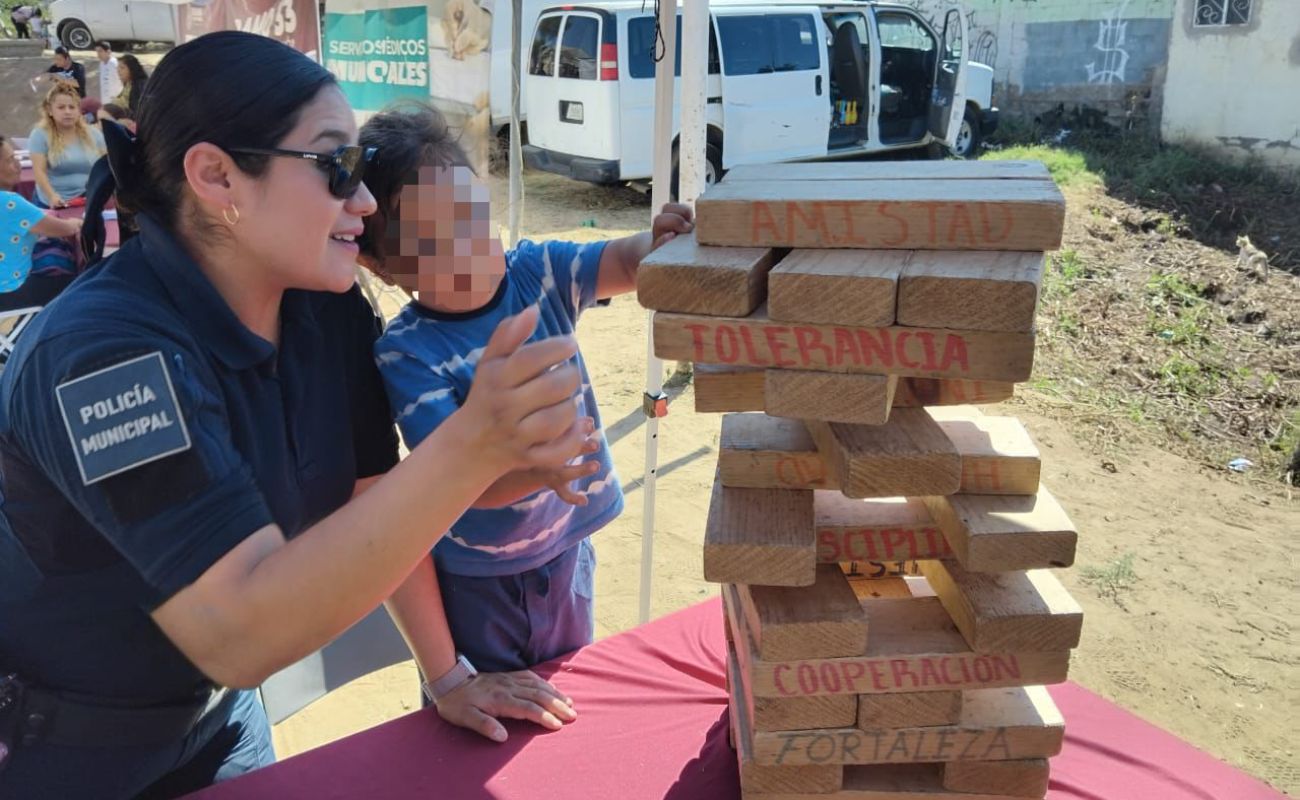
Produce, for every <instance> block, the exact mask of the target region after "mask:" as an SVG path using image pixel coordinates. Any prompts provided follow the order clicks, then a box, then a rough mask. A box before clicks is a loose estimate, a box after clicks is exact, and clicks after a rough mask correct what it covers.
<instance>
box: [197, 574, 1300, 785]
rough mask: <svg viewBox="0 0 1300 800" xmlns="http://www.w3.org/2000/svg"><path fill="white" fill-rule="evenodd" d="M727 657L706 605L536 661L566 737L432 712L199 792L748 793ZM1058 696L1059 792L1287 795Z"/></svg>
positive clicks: (1081, 700)
mask: <svg viewBox="0 0 1300 800" xmlns="http://www.w3.org/2000/svg"><path fill="white" fill-rule="evenodd" d="M725 652H726V651H725V643H724V641H723V634H722V610H721V608H720V605H719V603H718V601H716V600H713V601H709V602H706V603H702V604H700V605H698V606H694V607H692V608H688V609H686V610H684V611H681V612H678V613H676V614H673V615H671V616H668V617H665V618H663V619H660V620H656V621H654V622H651V623H650V624H648V625H644V626H641V627H640V628H637V629H635V630H632V631H628V632H627V633H624V634H620V635H618V636H613V637H610V638H609V639H605V640H604V641H601V642H597V643H596V644H593V645H591V646H590V647H587V648H584V649H583V650H580V651H578V652H577V653H574V654H573V655H571V656H569V657H568V658H566V659H561V660H560V661H559V663H556V662H552V663H551V664H550V665H548V666H547V667H546V668H544V669H541V670H539V672H541V673H542V674H543V675H546V676H548V677H549V678H550V679H551V680H552V681H553V682H554V683H555V685H556V686H558V687H559V688H560V689H562V690H563V691H564V692H566V693H568V694H569V695H570V696H571V697H573V698H574V701H575V703H576V704H577V708H578V713H579V718H578V720H577V721H576V722H574V723H571V724H569V725H568V726H566V727H565V728H564V729H563V730H562V731H559V732H555V733H546V732H540V730H539V729H537V728H534V727H532V726H530V725H525V724H522V723H508V724H507V727H508V729H509V731H510V740H509V741H508V742H506V743H505V744H501V745H498V744H493V743H491V742H488V741H486V740H484V739H482V738H480V737H479V736H478V735H477V734H472V733H468V732H466V731H463V730H460V729H457V728H453V727H452V726H450V725H447V724H446V723H444V722H443V721H442V720H441V719H440V718H439V717H438V716H437V714H436V713H434V712H433V711H421V712H416V713H412V714H408V715H407V716H405V717H402V718H400V719H396V720H393V721H392V722H389V723H386V724H384V725H380V726H377V727H375V728H372V729H370V730H368V731H363V732H362V733H359V734H356V735H354V736H351V737H348V738H346V739H342V740H340V741H337V742H334V743H333V744H330V745H326V746H324V747H321V748H318V749H316V750H312V751H309V752H307V753H303V754H302V755H299V756H296V757H294V758H290V759H287V760H285V761H283V762H281V763H279V764H277V765H275V766H273V767H270V768H268V769H264V770H261V771H259V772H255V773H253V774H251V775H247V776H245V777H243V778H240V779H238V780H235V781H230V782H227V783H224V784H219V785H217V786H214V787H212V788H209V789H207V790H205V791H203V792H200V793H198V794H196V795H193V796H192V797H196V798H202V800H236V799H239V800H243V799H244V798H275V800H290V799H292V798H304V800H306V798H311V800H330V799H331V798H339V800H343V799H344V798H347V800H355V799H356V798H375V799H376V800H380V799H382V800H405V798H411V800H416V798H418V800H430V799H431V798H454V800H463V799H465V798H485V799H486V798H492V799H493V800H552V799H553V800H571V799H575V798H592V799H593V800H606V799H607V798H608V799H609V800H615V799H617V800H639V799H640V798H670V800H727V799H728V798H738V797H739V796H740V791H739V788H738V783H737V777H736V761H735V755H734V753H733V752H732V751H731V750H730V748H729V747H728V746H727V710H726V709H727V701H726V695H725V694H724V689H723V677H722V675H723V664H724V656H725ZM412 691H414V687H412ZM1052 696H1053V698H1055V700H1056V703H1057V705H1058V706H1059V707H1060V709H1061V712H1062V713H1063V714H1064V716H1065V723H1066V724H1065V730H1066V736H1065V749H1064V750H1063V751H1062V753H1061V755H1060V756H1058V757H1057V758H1055V759H1053V760H1052V782H1051V791H1050V793H1049V795H1048V797H1049V798H1050V800H1264V799H1265V798H1269V799H1270V800H1274V799H1276V800H1281V799H1282V798H1283V795H1282V794H1281V793H1279V792H1276V791H1274V790H1272V789H1270V788H1269V787H1267V786H1266V785H1264V784H1263V783H1261V782H1259V781H1257V780H1255V779H1253V778H1251V777H1249V776H1247V775H1245V774H1244V773H1242V772H1239V771H1238V770H1236V769H1233V768H1232V767H1229V766H1228V765H1226V764H1223V763H1221V762H1219V761H1216V760H1215V759H1214V758H1213V757H1212V756H1210V755H1208V754H1206V753H1204V752H1202V751H1200V750H1197V749H1196V748H1194V747H1192V746H1191V745H1189V744H1187V743H1185V742H1183V741H1180V740H1179V739H1178V738H1176V737H1174V736H1173V735H1171V734H1169V733H1167V732H1165V731H1163V730H1160V729H1159V728H1156V727H1155V726H1153V725H1150V724H1148V723H1146V722H1143V721H1142V720H1140V719H1138V718H1137V717H1135V716H1133V715H1132V714H1130V713H1128V712H1127V711H1124V710H1123V709H1120V708H1118V707H1117V706H1115V705H1113V704H1111V703H1109V702H1107V701H1106V700H1103V699H1102V698H1100V697H1098V696H1097V695H1095V694H1093V693H1091V692H1089V691H1088V690H1086V689H1083V688H1082V687H1080V686H1077V685H1075V684H1064V685H1062V686H1057V687H1053V688H1052Z"/></svg>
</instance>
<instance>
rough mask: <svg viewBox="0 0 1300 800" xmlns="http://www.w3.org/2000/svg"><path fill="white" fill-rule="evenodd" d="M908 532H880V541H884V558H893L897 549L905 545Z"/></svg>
mask: <svg viewBox="0 0 1300 800" xmlns="http://www.w3.org/2000/svg"><path fill="white" fill-rule="evenodd" d="M907 534H908V531H906V530H904V529H903V528H887V529H886V530H884V531H881V537H880V538H881V539H883V540H884V545H885V548H884V549H885V558H893V557H894V554H895V553H897V552H898V548H900V547H903V546H904V545H906V544H907Z"/></svg>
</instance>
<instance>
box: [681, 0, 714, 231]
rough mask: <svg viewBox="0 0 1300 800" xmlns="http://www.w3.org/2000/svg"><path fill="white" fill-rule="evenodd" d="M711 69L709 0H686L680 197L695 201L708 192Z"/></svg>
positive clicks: (693, 202) (683, 24)
mask: <svg viewBox="0 0 1300 800" xmlns="http://www.w3.org/2000/svg"><path fill="white" fill-rule="evenodd" d="M708 70H709V0H684V8H683V9H682V112H681V116H682V134H681V146H680V149H679V155H678V164H680V167H679V169H678V173H679V174H680V176H681V178H680V181H681V186H680V188H679V189H678V192H677V199H678V200H680V201H681V202H683V203H690V204H691V205H692V206H693V205H694V204H695V198H697V197H699V196H700V194H701V193H702V192H703V191H704V171H705V168H706V165H707V160H706V157H705V149H704V148H705V143H706V141H707V135H706V127H705V118H704V97H705V91H704V90H705V82H706V80H707V78H708Z"/></svg>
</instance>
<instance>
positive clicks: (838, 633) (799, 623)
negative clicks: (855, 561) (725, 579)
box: [736, 564, 867, 661]
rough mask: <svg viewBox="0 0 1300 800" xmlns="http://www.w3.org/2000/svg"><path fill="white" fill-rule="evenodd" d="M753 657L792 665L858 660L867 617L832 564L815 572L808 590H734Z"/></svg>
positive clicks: (788, 587)
mask: <svg viewBox="0 0 1300 800" xmlns="http://www.w3.org/2000/svg"><path fill="white" fill-rule="evenodd" d="M736 594H737V596H738V598H739V600H740V608H741V611H742V613H743V614H744V617H745V622H746V624H747V626H748V628H749V631H750V635H751V636H752V637H753V639H754V645H755V647H757V648H758V656H759V658H761V659H763V660H765V661H792V660H794V659H797V658H833V657H835V656H856V655H861V654H862V653H864V652H865V651H866V649H867V617H866V614H865V613H863V611H862V605H861V604H860V603H859V602H858V599H857V597H856V596H855V595H854V594H853V589H852V588H850V587H849V582H848V580H847V579H845V577H844V573H843V572H841V571H840V569H839V567H838V566H836V565H834V564H822V565H821V566H819V567H817V582H816V583H814V584H813V585H812V586H803V587H790V586H745V585H740V586H737V587H736Z"/></svg>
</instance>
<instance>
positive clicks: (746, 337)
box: [740, 325, 772, 366]
mask: <svg viewBox="0 0 1300 800" xmlns="http://www.w3.org/2000/svg"><path fill="white" fill-rule="evenodd" d="M764 333H766V334H767V338H768V341H771V340H772V332H771V331H768V330H765V331H764ZM740 339H741V341H742V342H744V343H745V354H746V355H747V356H748V357H749V361H748V362H746V363H749V364H755V365H758V366H766V365H767V359H765V358H762V357H761V356H760V355H759V352H758V350H757V349H756V348H755V347H754V336H753V333H752V332H751V331H750V329H749V326H748V325H742V326H741V327H740Z"/></svg>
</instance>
